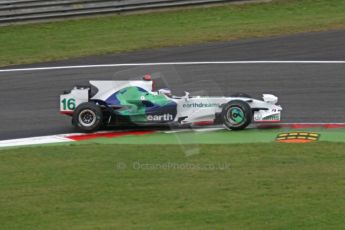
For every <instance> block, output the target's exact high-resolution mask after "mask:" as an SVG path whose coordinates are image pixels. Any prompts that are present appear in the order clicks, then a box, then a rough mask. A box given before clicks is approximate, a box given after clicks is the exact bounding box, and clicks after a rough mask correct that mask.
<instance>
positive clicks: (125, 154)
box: [0, 142, 345, 230]
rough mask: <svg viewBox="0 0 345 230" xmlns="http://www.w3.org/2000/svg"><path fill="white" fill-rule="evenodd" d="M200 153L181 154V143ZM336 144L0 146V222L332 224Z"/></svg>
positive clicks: (342, 174)
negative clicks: (18, 147) (13, 147)
mask: <svg viewBox="0 0 345 230" xmlns="http://www.w3.org/2000/svg"><path fill="white" fill-rule="evenodd" d="M186 148H188V149H189V148H190V149H193V148H194V149H195V148H197V149H198V151H199V154H197V155H193V156H189V157H187V156H186V155H185V149H186ZM344 148H345V144H341V143H327V142H319V143H312V144H275V143H272V144H247V145H186V146H184V147H183V148H181V146H178V145H163V146H162V145H151V146H148V145H71V146H60V147H57V146H55V147H52V146H51V147H35V148H22V149H12V150H3V151H0V188H1V189H0V222H1V228H2V229H35V230H39V229H71V230H73V229H148V228H149V229H177V228H179V229H241V230H242V229H313V230H314V229H341V228H342V226H344V224H345V220H344V218H343V215H342V213H343V212H342V211H343V207H344V205H345V199H344V196H343V194H344V180H345V153H344Z"/></svg>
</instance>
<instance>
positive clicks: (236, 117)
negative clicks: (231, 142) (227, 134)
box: [227, 107, 246, 126]
mask: <svg viewBox="0 0 345 230" xmlns="http://www.w3.org/2000/svg"><path fill="white" fill-rule="evenodd" d="M227 118H228V121H229V122H230V124H232V125H234V126H238V125H241V124H243V123H244V122H245V121H246V117H245V115H244V111H243V109H242V108H240V107H231V108H230V109H229V111H228V113H227Z"/></svg>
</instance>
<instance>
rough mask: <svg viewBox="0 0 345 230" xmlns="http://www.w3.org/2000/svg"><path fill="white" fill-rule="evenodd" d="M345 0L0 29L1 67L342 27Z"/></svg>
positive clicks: (286, 0) (278, 0) (283, 0)
mask: <svg viewBox="0 0 345 230" xmlns="http://www.w3.org/2000/svg"><path fill="white" fill-rule="evenodd" d="M344 3H345V1H344V0H332V1H329V0H317V1H315V0H275V1H273V2H272V3H257V4H246V5H227V6H221V7H211V8H198V9H185V10H179V11H176V12H156V13H148V14H141V15H127V16H110V17H100V18H92V19H81V20H70V21H63V22H53V23H44V24H36V25H21V26H8V27H3V28H0V44H1V46H0V66H6V65H12V64H22V63H33V62H40V61H49V60H57V59H66V58H71V57H80V56H86V55H95V54H106V53H114V52H125V51H132V50H138V49H150V48H158V47H165V46H177V45H185V44H192V43H202V42H209V41H228V40H233V39H239V38H248V37H262V36H271V35H282V34H291V33H297V32H306V31H321V30H327V29H337V28H344V27H345V14H344V11H345V4H344Z"/></svg>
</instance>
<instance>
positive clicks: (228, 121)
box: [222, 100, 253, 130]
mask: <svg viewBox="0 0 345 230" xmlns="http://www.w3.org/2000/svg"><path fill="white" fill-rule="evenodd" d="M252 119H253V113H252V110H251V108H250V106H249V104H248V103H247V102H244V101H240V100H234V101H230V102H229V103H227V104H226V105H225V106H224V107H223V110H222V120H223V124H224V125H225V126H226V127H227V128H229V129H231V130H243V129H245V128H246V127H247V126H248V125H249V124H250V123H251V122H252Z"/></svg>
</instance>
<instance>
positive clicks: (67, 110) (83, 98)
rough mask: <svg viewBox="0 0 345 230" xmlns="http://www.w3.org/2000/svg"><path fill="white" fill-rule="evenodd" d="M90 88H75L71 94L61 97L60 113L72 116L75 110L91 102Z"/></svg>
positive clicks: (67, 93)
mask: <svg viewBox="0 0 345 230" xmlns="http://www.w3.org/2000/svg"><path fill="white" fill-rule="evenodd" d="M90 90H91V89H90V87H77V86H76V87H74V88H73V89H72V90H71V91H70V92H66V93H64V94H62V95H60V113H62V114H66V115H72V114H73V111H74V110H75V108H77V106H78V105H80V104H81V103H84V102H88V101H89V95H90Z"/></svg>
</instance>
